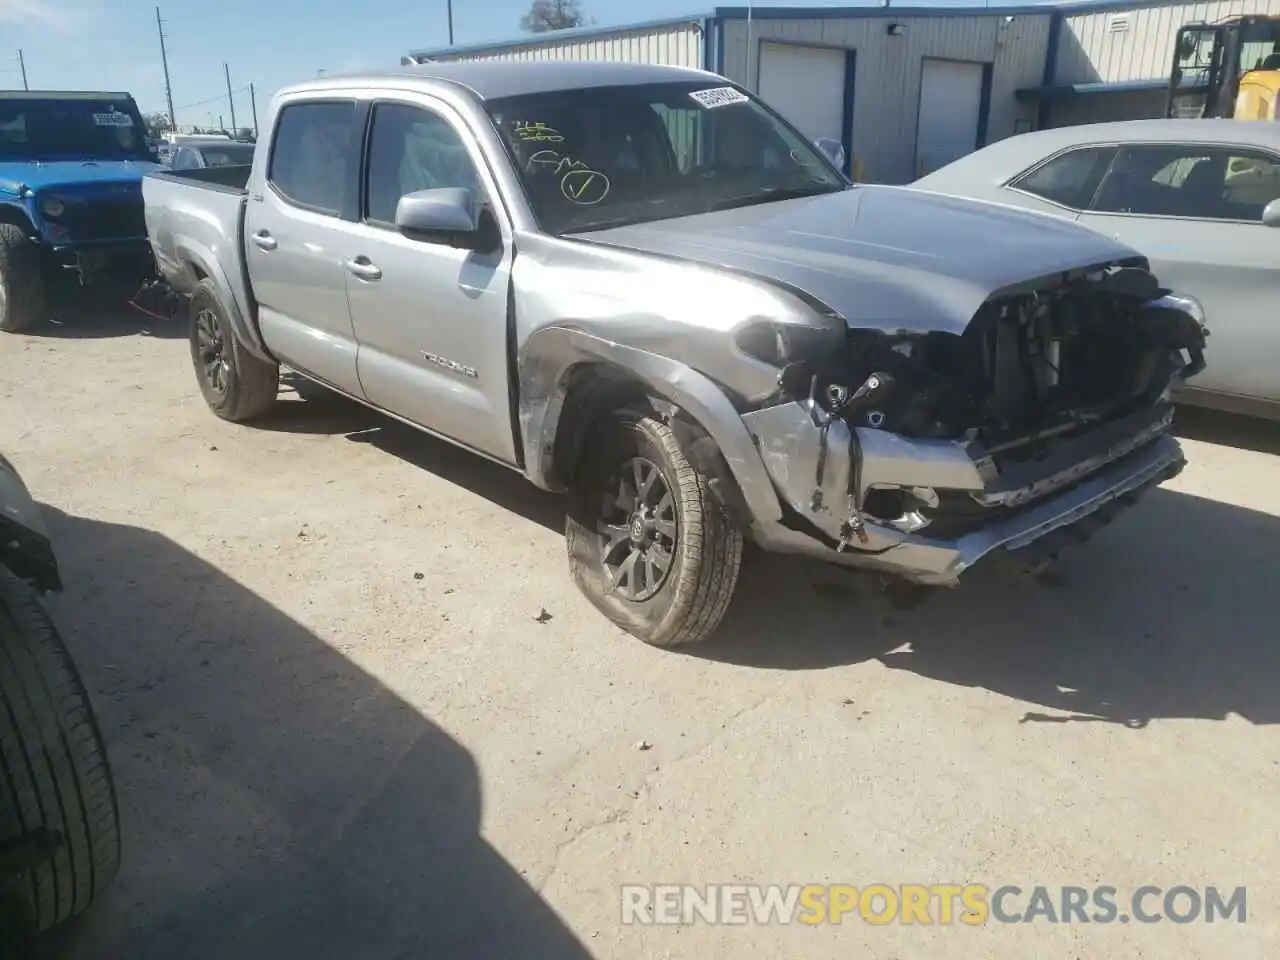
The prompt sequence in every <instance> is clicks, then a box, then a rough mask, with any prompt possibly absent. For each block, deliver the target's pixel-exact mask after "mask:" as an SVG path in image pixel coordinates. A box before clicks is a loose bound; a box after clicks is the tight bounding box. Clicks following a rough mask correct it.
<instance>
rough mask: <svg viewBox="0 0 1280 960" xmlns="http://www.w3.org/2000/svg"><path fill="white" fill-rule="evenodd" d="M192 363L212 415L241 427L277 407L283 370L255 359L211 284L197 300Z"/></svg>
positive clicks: (203, 283)
mask: <svg viewBox="0 0 1280 960" xmlns="http://www.w3.org/2000/svg"><path fill="white" fill-rule="evenodd" d="M190 339H191V363H192V365H193V366H194V367H195V371H196V379H197V380H198V381H199V382H200V392H201V393H202V394H203V395H204V399H205V403H207V404H208V405H209V409H210V410H212V411H213V412H214V413H216V414H217V415H218V416H219V417H221V418H222V419H223V420H231V421H233V422H236V423H239V422H242V421H245V420H252V419H254V418H255V417H260V416H262V415H263V414H264V413H266V412H267V411H268V410H270V409H271V408H272V406H273V405H274V404H275V402H276V394H277V393H278V391H279V389H280V367H279V365H278V364H275V363H269V362H268V361H266V360H262V359H260V358H259V357H255V356H254V355H253V354H251V353H250V352H249V351H248V350H246V349H245V348H244V347H243V346H241V344H240V341H238V340H237V339H236V337H235V333H234V332H233V331H232V329H231V324H230V323H229V322H228V321H227V317H226V314H225V313H223V310H222V305H221V304H219V303H218V294H217V290H216V289H215V288H214V286H213V282H212V281H211V280H208V279H205V280H201V281H200V284H199V286H197V287H196V290H195V293H193V294H192V295H191V334H190Z"/></svg>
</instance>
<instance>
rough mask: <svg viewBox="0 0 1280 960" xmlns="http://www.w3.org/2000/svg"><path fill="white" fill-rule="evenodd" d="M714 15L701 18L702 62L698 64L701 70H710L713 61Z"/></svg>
mask: <svg viewBox="0 0 1280 960" xmlns="http://www.w3.org/2000/svg"><path fill="white" fill-rule="evenodd" d="M715 19H716V18H715V17H703V18H702V62H701V63H699V64H698V66H700V67H701V68H702V69H703V70H710V69H711V64H713V63H715V29H714V24H715Z"/></svg>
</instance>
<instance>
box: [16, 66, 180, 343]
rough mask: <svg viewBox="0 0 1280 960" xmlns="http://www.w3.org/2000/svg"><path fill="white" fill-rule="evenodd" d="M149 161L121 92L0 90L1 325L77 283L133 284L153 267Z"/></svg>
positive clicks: (41, 311)
mask: <svg viewBox="0 0 1280 960" xmlns="http://www.w3.org/2000/svg"><path fill="white" fill-rule="evenodd" d="M155 166H156V155H155V152H154V147H153V146H152V145H151V142H150V141H149V140H148V137H147V128H146V125H145V124H144V123H143V120H142V115H141V114H140V113H139V112H138V106H137V104H135V103H134V101H133V98H132V97H131V96H129V95H128V94H127V93H73V92H66V91H54V92H36V91H0V330H7V331H11V332H12V331H19V330H25V329H28V328H29V327H31V326H32V325H33V324H35V323H37V322H39V321H40V320H42V319H45V317H46V316H47V313H48V310H49V308H50V305H51V303H52V302H53V301H54V300H56V299H57V298H58V296H59V294H61V293H64V292H68V291H70V290H74V289H75V288H77V287H83V286H88V285H90V284H97V283H99V282H100V281H111V282H115V283H120V284H124V285H128V284H132V289H128V292H129V293H132V292H133V291H134V290H136V289H137V288H138V286H139V285H140V284H141V283H142V282H144V281H145V280H147V279H149V278H150V277H152V276H153V275H154V270H155V264H154V260H153V259H152V256H151V251H150V248H149V246H148V244H147V230H146V224H145V222H144V219H143V213H142V175H143V173H144V172H145V171H147V170H149V169H153V168H154V167H155ZM126 289H127V287H126Z"/></svg>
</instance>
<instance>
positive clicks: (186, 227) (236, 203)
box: [142, 165, 255, 323]
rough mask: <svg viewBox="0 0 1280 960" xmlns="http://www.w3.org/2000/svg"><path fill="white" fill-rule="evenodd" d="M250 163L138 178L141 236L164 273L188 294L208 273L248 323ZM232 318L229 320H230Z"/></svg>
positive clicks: (250, 309) (250, 307)
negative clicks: (244, 228) (144, 232)
mask: <svg viewBox="0 0 1280 960" xmlns="http://www.w3.org/2000/svg"><path fill="white" fill-rule="evenodd" d="M251 169H252V168H251V167H250V166H248V165H245V166H228V167H209V168H206V169H203V170H182V171H156V172H152V173H148V174H147V175H146V176H145V177H143V179H142V202H143V206H144V208H145V212H146V220H147V238H148V240H150V242H151V249H152V251H153V252H154V253H155V258H156V265H157V266H158V267H159V269H160V272H161V273H162V274H163V275H164V278H165V279H166V280H167V281H168V282H169V283H170V285H171V286H173V288H174V289H175V290H177V291H179V292H181V293H186V294H190V293H191V292H192V291H193V290H194V289H195V287H196V285H197V284H198V283H199V282H200V279H201V278H202V277H208V278H209V279H211V280H212V281H213V282H214V284H215V285H216V286H217V287H218V288H219V291H220V292H221V293H222V294H224V295H225V296H226V297H227V300H226V301H224V302H228V301H230V302H234V304H235V306H236V308H237V309H238V310H239V312H240V317H241V318H242V319H243V320H244V321H248V322H249V323H253V318H254V312H255V311H254V304H253V299H252V297H251V296H250V292H249V286H248V283H247V282H246V276H245V270H244V238H243V232H242V226H243V223H244V206H245V197H246V191H245V184H246V183H247V182H248V180H249V172H250V170H251ZM233 322H234V320H233Z"/></svg>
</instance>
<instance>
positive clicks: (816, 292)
mask: <svg viewBox="0 0 1280 960" xmlns="http://www.w3.org/2000/svg"><path fill="white" fill-rule="evenodd" d="M574 236H575V238H577V239H581V240H587V241H591V242H596V243H604V244H609V245H611V246H617V247H623V248H627V249H630V250H635V251H639V252H644V253H652V254H657V255H659V256H670V257H677V258H681V259H685V260H691V261H696V262H698V263H703V264H707V265H710V266H718V267H725V268H727V269H730V270H735V271H742V272H745V273H749V274H753V275H755V276H758V277H761V278H764V279H767V280H772V281H774V282H778V283H782V284H785V285H787V286H790V287H793V288H798V289H800V290H803V291H804V292H805V293H807V294H809V295H810V296H811V297H815V298H817V299H818V300H820V301H822V302H823V303H824V304H826V305H827V306H829V307H830V308H832V309H833V310H835V311H836V312H837V313H839V314H840V315H841V316H843V317H844V319H845V320H846V321H847V322H848V323H849V324H850V326H855V327H861V326H867V327H876V328H884V329H898V330H908V331H915V332H925V331H931V330H940V331H947V332H951V333H960V332H962V331H963V330H964V328H965V327H966V326H968V324H969V321H970V320H971V319H972V318H973V315H974V314H975V313H976V312H977V311H978V308H979V307H980V306H981V305H982V303H983V302H984V301H985V300H987V299H988V298H989V297H990V296H991V295H992V294H994V293H996V292H997V291H999V290H1002V289H1004V288H1006V287H1010V286H1013V285H1015V284H1019V283H1024V282H1026V281H1029V280H1036V279H1039V278H1041V277H1045V276H1050V275H1052V274H1055V273H1060V272H1063V271H1066V270H1070V269H1075V268H1079V267H1088V266H1093V265H1096V264H1103V263H1108V262H1112V261H1115V260H1124V259H1129V258H1136V257H1139V256H1140V255H1139V254H1138V253H1137V251H1135V250H1133V249H1131V248H1129V247H1126V246H1124V245H1123V244H1120V243H1117V242H1115V241H1113V240H1111V239H1110V238H1108V237H1105V236H1103V235H1102V234H1099V233H1095V232H1094V231H1092V230H1089V229H1087V228H1085V227H1081V226H1078V225H1077V224H1074V223H1071V222H1068V221H1064V220H1060V219H1057V218H1055V217H1049V216H1044V215H1041V214H1038V213H1033V212H1030V211H1024V210H1018V209H1015V208H1013V207H1004V206H999V205H996V204H988V203H980V202H977V201H971V200H963V199H959V198H955V197H945V196H942V195H940V194H932V193H926V192H924V191H921V190H913V189H911V188H909V187H883V186H859V187H854V188H853V189H850V190H845V191H843V192H840V193H835V194H827V195H824V196H817V197H807V198H802V199H798V200H783V201H779V202H776V203H762V204H756V205H754V206H749V207H740V208H737V209H733V210H724V211H719V212H716V213H705V214H697V215H694V216H689V217H678V218H675V219H670V220H659V221H655V222H652V223H643V224H636V225H634V226H625V227H613V228H610V229H607V230H596V231H591V232H586V233H581V234H576V235H574Z"/></svg>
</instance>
